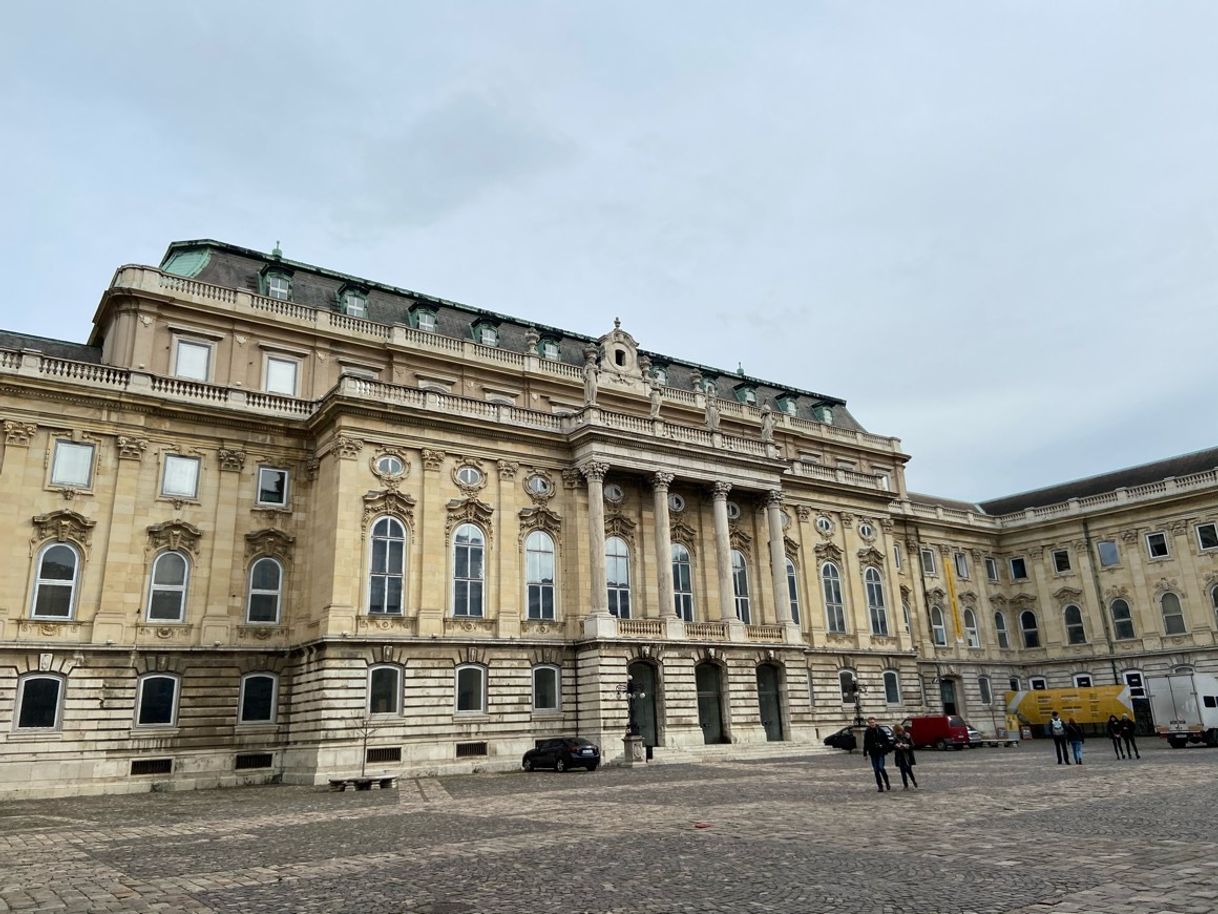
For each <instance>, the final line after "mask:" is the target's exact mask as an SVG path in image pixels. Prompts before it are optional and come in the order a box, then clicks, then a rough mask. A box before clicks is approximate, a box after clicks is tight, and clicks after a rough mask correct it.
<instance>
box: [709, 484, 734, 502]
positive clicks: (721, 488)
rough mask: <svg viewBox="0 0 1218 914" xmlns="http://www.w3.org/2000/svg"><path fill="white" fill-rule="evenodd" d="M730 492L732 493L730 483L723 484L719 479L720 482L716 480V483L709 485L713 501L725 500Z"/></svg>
mask: <svg viewBox="0 0 1218 914" xmlns="http://www.w3.org/2000/svg"><path fill="white" fill-rule="evenodd" d="M731 491H732V484H731V483H730V482H724V481H723V480H722V479H720V480H717V481H716V482H713V483H711V497H712V498H714V499H720V498H724V499H726V498H727V496H728V493H729V492H731Z"/></svg>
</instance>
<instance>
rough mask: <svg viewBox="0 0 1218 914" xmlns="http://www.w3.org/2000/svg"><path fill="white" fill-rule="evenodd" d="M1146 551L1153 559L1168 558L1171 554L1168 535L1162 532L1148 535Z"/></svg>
mask: <svg viewBox="0 0 1218 914" xmlns="http://www.w3.org/2000/svg"><path fill="white" fill-rule="evenodd" d="M1146 551H1147V552H1149V553H1150V557H1151V558H1152V559H1165V558H1167V556H1168V554H1169V553H1168V550H1167V534H1166V533H1162V532H1159V533H1147V534H1146Z"/></svg>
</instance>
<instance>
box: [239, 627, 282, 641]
mask: <svg viewBox="0 0 1218 914" xmlns="http://www.w3.org/2000/svg"><path fill="white" fill-rule="evenodd" d="M278 632H279V626H278V625H239V626H237V639H238V640H239V641H248V640H254V641H269V640H270V639H271V637H272V636H274V635H276V634H278Z"/></svg>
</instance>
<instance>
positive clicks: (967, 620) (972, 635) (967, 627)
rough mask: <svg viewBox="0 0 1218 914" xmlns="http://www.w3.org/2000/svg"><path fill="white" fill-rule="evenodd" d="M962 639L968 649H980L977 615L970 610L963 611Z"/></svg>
mask: <svg viewBox="0 0 1218 914" xmlns="http://www.w3.org/2000/svg"><path fill="white" fill-rule="evenodd" d="M964 639H965V640H966V641H967V642H968V646H969V647H981V633H980V632H979V631H978V630H977V614H976V613H975V612H973V611H972V610H971V609H966V610H965V611H964Z"/></svg>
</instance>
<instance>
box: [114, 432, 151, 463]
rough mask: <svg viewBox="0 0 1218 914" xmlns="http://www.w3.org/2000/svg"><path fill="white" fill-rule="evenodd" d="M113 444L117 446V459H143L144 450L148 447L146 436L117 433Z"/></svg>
mask: <svg viewBox="0 0 1218 914" xmlns="http://www.w3.org/2000/svg"><path fill="white" fill-rule="evenodd" d="M115 444H116V446H117V447H118V459H119V460H143V459H144V451H146V450H147V449H148V439H147V438H135V437H129V436H127V435H119V436H118V438H117V439H116V441H115Z"/></svg>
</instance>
